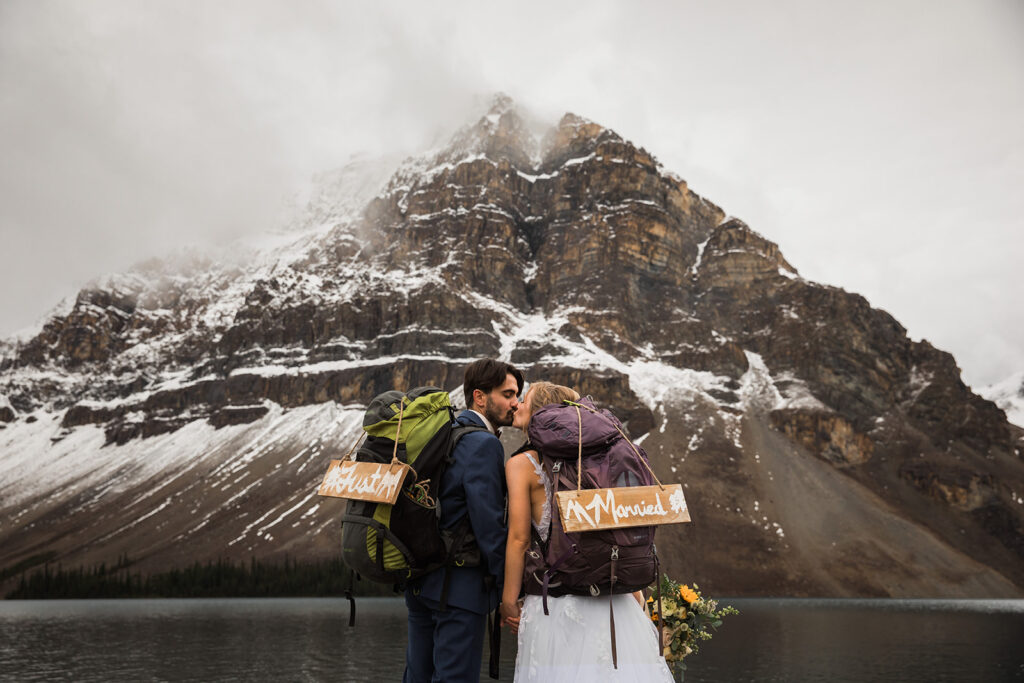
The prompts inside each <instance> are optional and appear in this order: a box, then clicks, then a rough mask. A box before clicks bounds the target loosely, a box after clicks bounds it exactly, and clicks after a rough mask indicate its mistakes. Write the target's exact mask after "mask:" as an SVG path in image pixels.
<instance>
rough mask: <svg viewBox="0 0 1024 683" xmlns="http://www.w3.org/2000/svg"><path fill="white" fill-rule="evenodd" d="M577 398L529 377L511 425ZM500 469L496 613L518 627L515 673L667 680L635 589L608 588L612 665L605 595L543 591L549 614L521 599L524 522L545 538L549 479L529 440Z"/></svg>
mask: <svg viewBox="0 0 1024 683" xmlns="http://www.w3.org/2000/svg"><path fill="white" fill-rule="evenodd" d="M578 399H579V394H578V393H576V392H575V391H573V390H572V389H570V388H568V387H563V386H559V385H556V384H552V383H551V382H535V383H533V384H531V385H530V388H529V390H528V391H527V393H526V396H524V397H523V402H522V403H521V404H520V406H519V409H518V410H516V413H515V421H514V422H513V426H514V427H518V428H519V429H521V430H523V431H524V432H526V431H527V428H528V427H529V424H530V417H531V415H532V413H533V412H534V411H535V410H539V409H540V408H542V407H544V406H546V405H550V404H553V403H561V402H562V401H563V400H573V401H574V400H578ZM505 477H506V480H507V482H508V541H507V544H506V547H505V584H504V590H503V592H502V598H501V615H502V618H503V621H504V623H505V624H506V625H508V626H509V628H510V629H511V630H512V632H513V633H518V638H519V654H518V656H517V657H516V673H515V680H516V681H517V682H523V681H545V682H546V681H581V682H582V681H587V682H588V683H589V682H590V681H638V682H639V681H642V682H643V683H657V682H658V681H666V682H671V681H672V680H673V679H672V674H671V673H670V672H669V670H668V665H667V664H666V663H665V660H664V659H663V658H662V657H661V653H660V652H659V649H658V640H657V635H656V629H655V627H654V624H653V623H652V622H651V620H650V619H649V618H648V616H647V612H646V610H645V609H644V607H643V595H642V594H641V593H640V591H637V592H636V593H633V594H625V595H614V596H612V601H613V605H614V613H615V631H616V634H617V635H616V638H617V640H616V643H617V648H616V649H617V653H618V656H617V659H618V668H614V667H613V666H612V652H611V641H610V638H609V632H610V625H609V609H608V598H607V597H604V596H601V597H591V596H589V595H565V596H562V597H550V596H549V597H548V608H549V612H550V614H548V615H545V614H544V611H543V608H542V605H541V596H539V595H527V596H526V598H525V600H524V601H520V592H521V590H522V586H523V568H524V564H525V561H524V556H525V553H526V550H527V549H528V548H529V546H530V527H531V524H532V526H533V529H534V530H535V531H536V532H537V534H538V535H539V536H540V538H541V540H542V541H545V542H546V541H547V538H548V535H549V533H550V524H551V514H552V512H551V492H550V489H551V483H550V481H548V480H547V474H546V473H545V472H544V470H543V469H542V468H541V466H540V458H539V456H538V454H537V451H536V450H531V446H530V444H529V443H527V444H526V446H524V447H523V449H521V450H520V452H518V453H517V454H515V455H513V456H512V457H511V458H510V459H509V461H508V463H506V465H505ZM556 514H557V513H556Z"/></svg>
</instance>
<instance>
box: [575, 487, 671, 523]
mask: <svg viewBox="0 0 1024 683" xmlns="http://www.w3.org/2000/svg"><path fill="white" fill-rule="evenodd" d="M555 498H557V499H558V512H559V515H560V516H561V518H562V528H563V529H565V530H566V531H567V532H570V533H572V532H577V531H595V530H597V529H612V528H615V527H625V526H654V525H656V524H678V523H680V522H689V521H690V511H689V510H688V509H687V507H686V499H685V498H684V497H683V487H682V486H680V485H679V484H671V485H668V486H664V487H661V486H628V487H621V488H612V489H583V490H577V491H559V492H558V493H556V494H555Z"/></svg>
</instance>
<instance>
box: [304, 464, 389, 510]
mask: <svg viewBox="0 0 1024 683" xmlns="http://www.w3.org/2000/svg"><path fill="white" fill-rule="evenodd" d="M408 471H409V466H408V465H406V464H405V463H400V462H393V463H389V464H386V465H385V464H381V463H376V462H355V461H353V460H332V461H331V466H330V467H328V468H327V474H326V475H324V481H323V483H322V484H320V488H319V489H318V490H317V493H318V494H320V495H321V496H332V497H334V498H354V499H356V500H368V501H372V502H374V503H389V504H391V505H394V503H395V500H397V499H398V492H399V491H400V490H401V489H402V481H403V480H404V479H405V474H406V472H408Z"/></svg>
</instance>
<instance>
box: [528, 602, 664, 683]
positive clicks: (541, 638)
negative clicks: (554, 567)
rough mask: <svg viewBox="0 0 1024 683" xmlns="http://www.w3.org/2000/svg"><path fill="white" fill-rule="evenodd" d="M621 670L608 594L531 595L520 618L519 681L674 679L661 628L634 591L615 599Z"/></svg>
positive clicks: (645, 682)
mask: <svg viewBox="0 0 1024 683" xmlns="http://www.w3.org/2000/svg"><path fill="white" fill-rule="evenodd" d="M612 601H613V602H614V605H615V637H616V640H615V642H616V655H617V658H618V669H615V668H613V667H612V647H611V631H610V629H609V620H608V597H607V596H601V597H597V598H593V597H590V596H583V595H566V596H563V597H560V598H552V597H549V598H548V612H550V614H547V615H545V614H544V607H543V606H542V604H541V598H540V596H539V595H528V596H526V603H525V604H524V605H523V610H522V615H521V618H520V621H519V654H518V655H517V657H516V677H515V680H516V683H525V682H527V681H537V682H538V683H541V682H543V683H548V682H551V681H556V682H558V683H562V682H566V683H568V682H572V681H579V682H580V683H584V682H586V683H593V682H594V681H637V682H638V683H639V682H642V683H658V682H659V681H664V682H665V683H672V680H673V678H672V674H671V672H670V671H669V669H668V664H666V663H665V660H664V659H663V658H662V657H661V654H660V652H659V648H658V638H657V635H656V632H657V631H656V629H655V627H654V624H653V623H652V622H651V620H650V618H649V617H648V616H647V612H646V610H644V609H643V608H641V607H640V605H638V604H637V601H636V599H635V598H634V597H633V596H632V595H628V594H627V595H616V596H613V597H612Z"/></svg>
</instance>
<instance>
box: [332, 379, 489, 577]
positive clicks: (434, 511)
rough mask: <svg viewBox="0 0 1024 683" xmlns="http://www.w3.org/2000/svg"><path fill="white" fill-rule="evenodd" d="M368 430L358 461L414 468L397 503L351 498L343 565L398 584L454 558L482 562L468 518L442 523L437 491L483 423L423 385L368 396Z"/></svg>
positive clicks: (440, 392)
mask: <svg viewBox="0 0 1024 683" xmlns="http://www.w3.org/2000/svg"><path fill="white" fill-rule="evenodd" d="M363 431H364V432H365V433H366V442H365V443H364V444H363V445H362V446H361V447H360V448H359V450H358V451H357V452H356V460H357V461H360V462H375V463H389V462H391V461H392V458H393V457H397V458H398V460H399V461H401V462H403V463H406V464H408V465H409V466H410V467H411V468H412V469H411V470H410V472H409V473H408V474H407V475H406V477H405V480H404V481H403V482H402V489H401V491H400V492H399V494H398V499H397V500H396V501H395V504H394V505H388V504H386V503H373V502H366V501H359V500H349V501H348V507H347V509H346V511H345V515H344V516H343V517H342V535H341V536H342V538H341V552H342V559H343V560H344V562H345V564H346V565H348V566H349V568H351V569H352V570H354V571H355V572H358V574H359V575H360V576H362V577H366V578H368V579H370V580H372V581H377V582H380V583H391V584H396V585H400V584H403V583H404V582H405V581H407V580H409V579H412V578H416V577H418V576H422V575H423V574H425V573H427V572H429V571H432V570H434V569H437V568H439V567H442V566H446V565H448V566H451V564H452V563H454V562H458V563H459V565H460V566H472V565H473V562H476V563H477V564H478V563H479V550H477V549H476V543H475V539H473V538H472V531H471V530H470V528H469V523H468V517H467V518H466V519H465V520H464V523H462V524H457V525H456V526H455V528H454V529H451V530H444V531H442V530H441V529H440V527H439V524H438V522H439V519H440V515H441V508H440V504H439V501H438V500H437V491H438V490H439V488H440V483H441V475H442V474H443V473H444V470H445V468H446V467H447V465H448V463H449V462H450V459H451V454H452V451H453V450H454V448H455V444H457V443H458V441H459V439H461V438H462V436H464V435H465V434H468V433H469V432H471V431H485V430H484V428H483V427H478V426H475V425H474V426H471V425H460V424H457V423H456V422H455V411H454V409H453V408H452V405H451V402H450V401H449V399H448V392H446V391H444V390H443V389H438V388H437V387H418V388H416V389H413V390H412V391H410V392H409V393H407V394H405V393H402V392H400V391H394V390H393V391H386V392H384V393H383V394H380V395H379V396H377V397H376V398H374V399H373V400H372V401H370V405H369V406H368V407H367V408H366V413H365V415H364V416H363ZM396 443H397V449H396ZM474 552H475V557H474Z"/></svg>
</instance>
